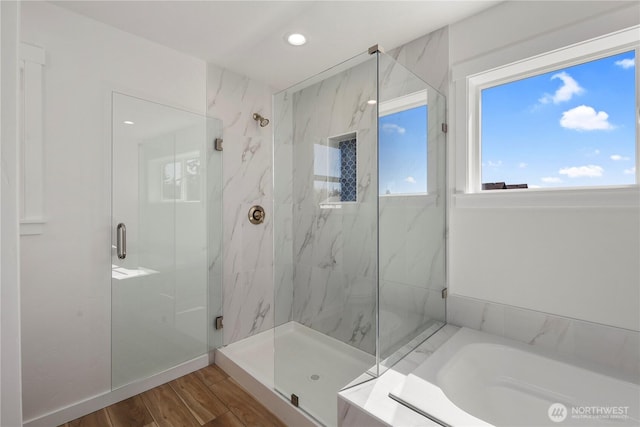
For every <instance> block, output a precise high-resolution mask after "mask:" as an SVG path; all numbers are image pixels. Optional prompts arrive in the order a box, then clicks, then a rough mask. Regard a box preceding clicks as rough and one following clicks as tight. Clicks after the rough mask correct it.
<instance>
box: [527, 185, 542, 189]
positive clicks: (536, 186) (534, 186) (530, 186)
mask: <svg viewBox="0 0 640 427" xmlns="http://www.w3.org/2000/svg"><path fill="white" fill-rule="evenodd" d="M529 188H542V187H540V186H539V185H534V184H529Z"/></svg>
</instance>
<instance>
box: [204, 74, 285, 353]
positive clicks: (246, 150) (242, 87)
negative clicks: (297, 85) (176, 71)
mask: <svg viewBox="0 0 640 427" xmlns="http://www.w3.org/2000/svg"><path fill="white" fill-rule="evenodd" d="M272 92H273V90H272V89H271V88H270V87H269V86H267V85H266V84H263V83H261V82H257V81H255V80H251V79H249V78H248V77H245V76H241V75H238V74H236V73H233V72H231V71H229V70H225V69H223V68H220V67H218V66H216V65H213V64H208V65H207V114H208V115H209V116H212V117H216V118H218V119H221V120H222V122H223V130H222V134H223V139H224V151H223V152H222V156H223V166H222V167H223V190H222V191H223V197H222V204H223V211H224V214H223V224H222V230H223V231H222V233H223V236H222V241H223V260H222V261H223V262H222V265H223V290H222V292H223V313H224V325H225V328H224V329H223V332H224V344H229V343H231V342H235V341H238V340H240V339H242V338H246V337H248V336H250V335H253V334H256V333H258V332H262V331H264V330H267V329H269V328H271V327H273V274H272V273H273V268H272V263H273V249H272V221H273V218H274V215H273V206H272V177H271V171H272V169H271V161H272V144H271V132H272V129H271V126H272V124H270V125H269V126H267V127H264V128H262V127H260V126H259V125H258V123H257V122H256V121H254V120H253V117H252V116H253V113H260V114H261V115H263V116H264V117H266V118H269V119H272V116H271V94H272ZM271 123H273V120H272V121H271ZM254 204H259V205H262V206H263V207H264V208H265V211H266V218H265V221H264V223H262V224H259V225H253V224H251V223H249V221H248V219H247V213H248V211H249V208H250V207H251V206H253V205H254ZM214 237H215V236H214ZM214 267H215V266H214V265H211V266H210V268H214ZM213 288H215V286H213Z"/></svg>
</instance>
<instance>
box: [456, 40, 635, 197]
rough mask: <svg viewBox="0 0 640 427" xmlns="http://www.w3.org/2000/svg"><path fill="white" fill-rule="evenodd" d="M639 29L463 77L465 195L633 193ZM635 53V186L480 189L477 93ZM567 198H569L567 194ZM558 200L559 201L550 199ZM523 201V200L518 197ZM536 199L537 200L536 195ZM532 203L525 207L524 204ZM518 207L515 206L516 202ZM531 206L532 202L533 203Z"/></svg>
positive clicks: (479, 119)
mask: <svg viewBox="0 0 640 427" xmlns="http://www.w3.org/2000/svg"><path fill="white" fill-rule="evenodd" d="M639 32H640V27H633V28H629V29H626V30H622V31H619V32H616V33H612V34H609V35H606V36H603V37H599V38H596V39H593V40H589V41H586V42H582V43H578V44H575V45H572V46H569V47H566V48H561V49H557V50H554V51H551V52H548V53H544V54H540V55H537V56H534V57H531V58H528V59H525V60H522V61H518V62H514V63H511V64H508V65H505V66H501V67H498V68H494V69H491V70H488V71H483V72H481V73H477V74H474V75H471V76H468V77H467V80H466V83H467V97H468V99H467V109H468V111H467V118H468V127H467V132H468V134H467V166H468V167H467V177H466V178H467V180H466V191H465V193H466V194H467V195H469V194H477V195H483V196H484V195H491V196H490V198H491V199H493V200H495V199H496V196H498V198H499V197H500V196H505V195H506V194H514V193H533V192H537V193H545V194H551V193H552V192H556V195H559V194H558V193H557V192H562V195H563V196H567V195H568V194H567V192H574V193H585V192H588V193H590V194H591V195H596V196H599V195H602V194H605V195H607V193H609V194H613V193H617V195H616V197H618V198H622V199H624V198H625V194H627V193H630V192H637V191H638V188H640V187H639V184H640V171H639V170H638V166H639V165H640V142H639V140H640V135H639V133H640V125H639V124H638V120H640V111H639V109H638V105H639V102H640V84H639V82H640V78H639V75H640V72H639V71H638V64H637V61H638V58H639V57H640V40H639V37H638V34H639ZM630 50H635V53H636V67H635V75H636V117H637V118H638V120H636V158H635V165H636V184H634V185H625V186H615V185H608V186H599V187H584V186H580V187H578V186H574V187H553V188H540V189H533V188H529V189H511V190H507V191H496V190H493V191H492V190H482V169H481V167H482V165H481V153H482V146H481V138H480V135H481V113H482V112H481V91H482V90H483V89H486V88H490V87H494V86H498V85H502V84H506V83H510V82H514V81H517V80H522V79H525V78H528V77H532V76H537V75H540V74H544V73H547V72H551V71H554V70H559V69H563V68H567V67H571V66H574V65H579V64H582V63H585V62H589V61H593V60H597V59H601V58H604V57H607V56H612V55H616V54H619V53H622V52H627V51H630ZM568 196H569V197H570V198H571V197H572V196H573V195H568ZM552 197H554V198H556V199H557V200H559V198H557V197H555V196H552ZM474 198H475V197H474ZM519 198H520V199H521V200H524V199H525V198H524V197H519ZM536 199H541V197H540V195H538V196H537V197H536ZM531 201H532V200H530V201H528V202H527V203H525V204H528V203H529V202H531ZM516 204H518V203H516ZM534 204H535V203H534Z"/></svg>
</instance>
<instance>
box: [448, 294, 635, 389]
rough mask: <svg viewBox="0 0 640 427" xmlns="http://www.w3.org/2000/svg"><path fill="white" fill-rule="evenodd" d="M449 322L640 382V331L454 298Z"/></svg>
mask: <svg viewBox="0 0 640 427" xmlns="http://www.w3.org/2000/svg"><path fill="white" fill-rule="evenodd" d="M447 320H448V322H449V323H451V324H453V325H457V326H466V327H468V328H472V329H477V330H481V331H485V332H489V333H492V334H495V335H499V336H504V337H506V338H510V339H513V340H516V341H520V342H524V343H527V344H529V345H533V346H538V347H541V348H545V349H549V350H551V351H554V352H557V353H558V354H562V355H566V356H571V357H575V358H577V359H581V360H585V361H587V362H590V363H597V364H600V365H603V366H607V367H609V368H612V369H614V370H616V371H618V372H620V373H622V374H624V375H627V376H629V377H630V378H632V379H634V380H635V381H640V332H637V331H630V330H627V329H622V328H615V327H611V326H606V325H600V324H597V323H591V322H585V321H582V320H576V319H570V318H567V317H562V316H557V315H552V314H546V313H540V312H537V311H533V310H527V309H522V308H517V307H512V306H507V305H502V304H497V303H491V302H486V301H481V300H474V299H470V298H463V297H458V296H455V295H451V296H449V298H448V299H447Z"/></svg>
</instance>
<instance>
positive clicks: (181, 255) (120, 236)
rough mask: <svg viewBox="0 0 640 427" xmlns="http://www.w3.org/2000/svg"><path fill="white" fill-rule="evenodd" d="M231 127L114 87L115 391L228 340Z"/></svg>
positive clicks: (113, 355)
mask: <svg viewBox="0 0 640 427" xmlns="http://www.w3.org/2000/svg"><path fill="white" fill-rule="evenodd" d="M221 132H222V124H221V122H220V121H219V120H217V119H212V118H207V117H203V116H200V115H197V114H193V113H190V112H186V111H182V110H178V109H175V108H171V107H168V106H165V105H161V104H156V103H153V102H149V101H145V100H142V99H138V98H134V97H130V96H126V95H122V94H119V93H113V94H112V148H113V159H112V160H113V161H112V164H113V170H112V174H113V176H112V178H113V180H112V182H113V192H112V226H113V230H114V231H113V247H112V266H111V267H112V268H111V278H112V279H111V288H112V316H111V321H112V325H111V329H112V339H111V350H112V369H111V372H112V388H113V389H116V388H119V387H122V386H124V385H127V384H129V383H132V382H135V381H138V380H141V379H144V378H147V377H150V376H152V375H154V374H157V373H160V372H162V371H165V370H167V369H170V368H173V367H175V366H177V365H179V364H181V363H184V362H187V361H190V360H192V359H194V358H196V357H198V356H202V355H204V354H207V352H208V351H209V349H210V348H214V347H216V346H217V345H219V344H221V342H218V341H221V337H218V335H217V334H216V333H215V331H214V330H213V328H212V327H211V325H213V318H214V317H215V316H216V315H220V314H221V313H220V312H221V307H222V297H221V271H220V268H221V267H220V262H215V261H216V260H218V259H220V258H221V257H220V256H219V255H220V254H221V249H222V248H221V241H222V239H221V203H220V201H221V200H222V198H221V194H222V188H221V183H222V179H221V177H222V156H221V153H218V152H216V151H214V148H213V141H214V139H215V138H216V137H219V136H221Z"/></svg>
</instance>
